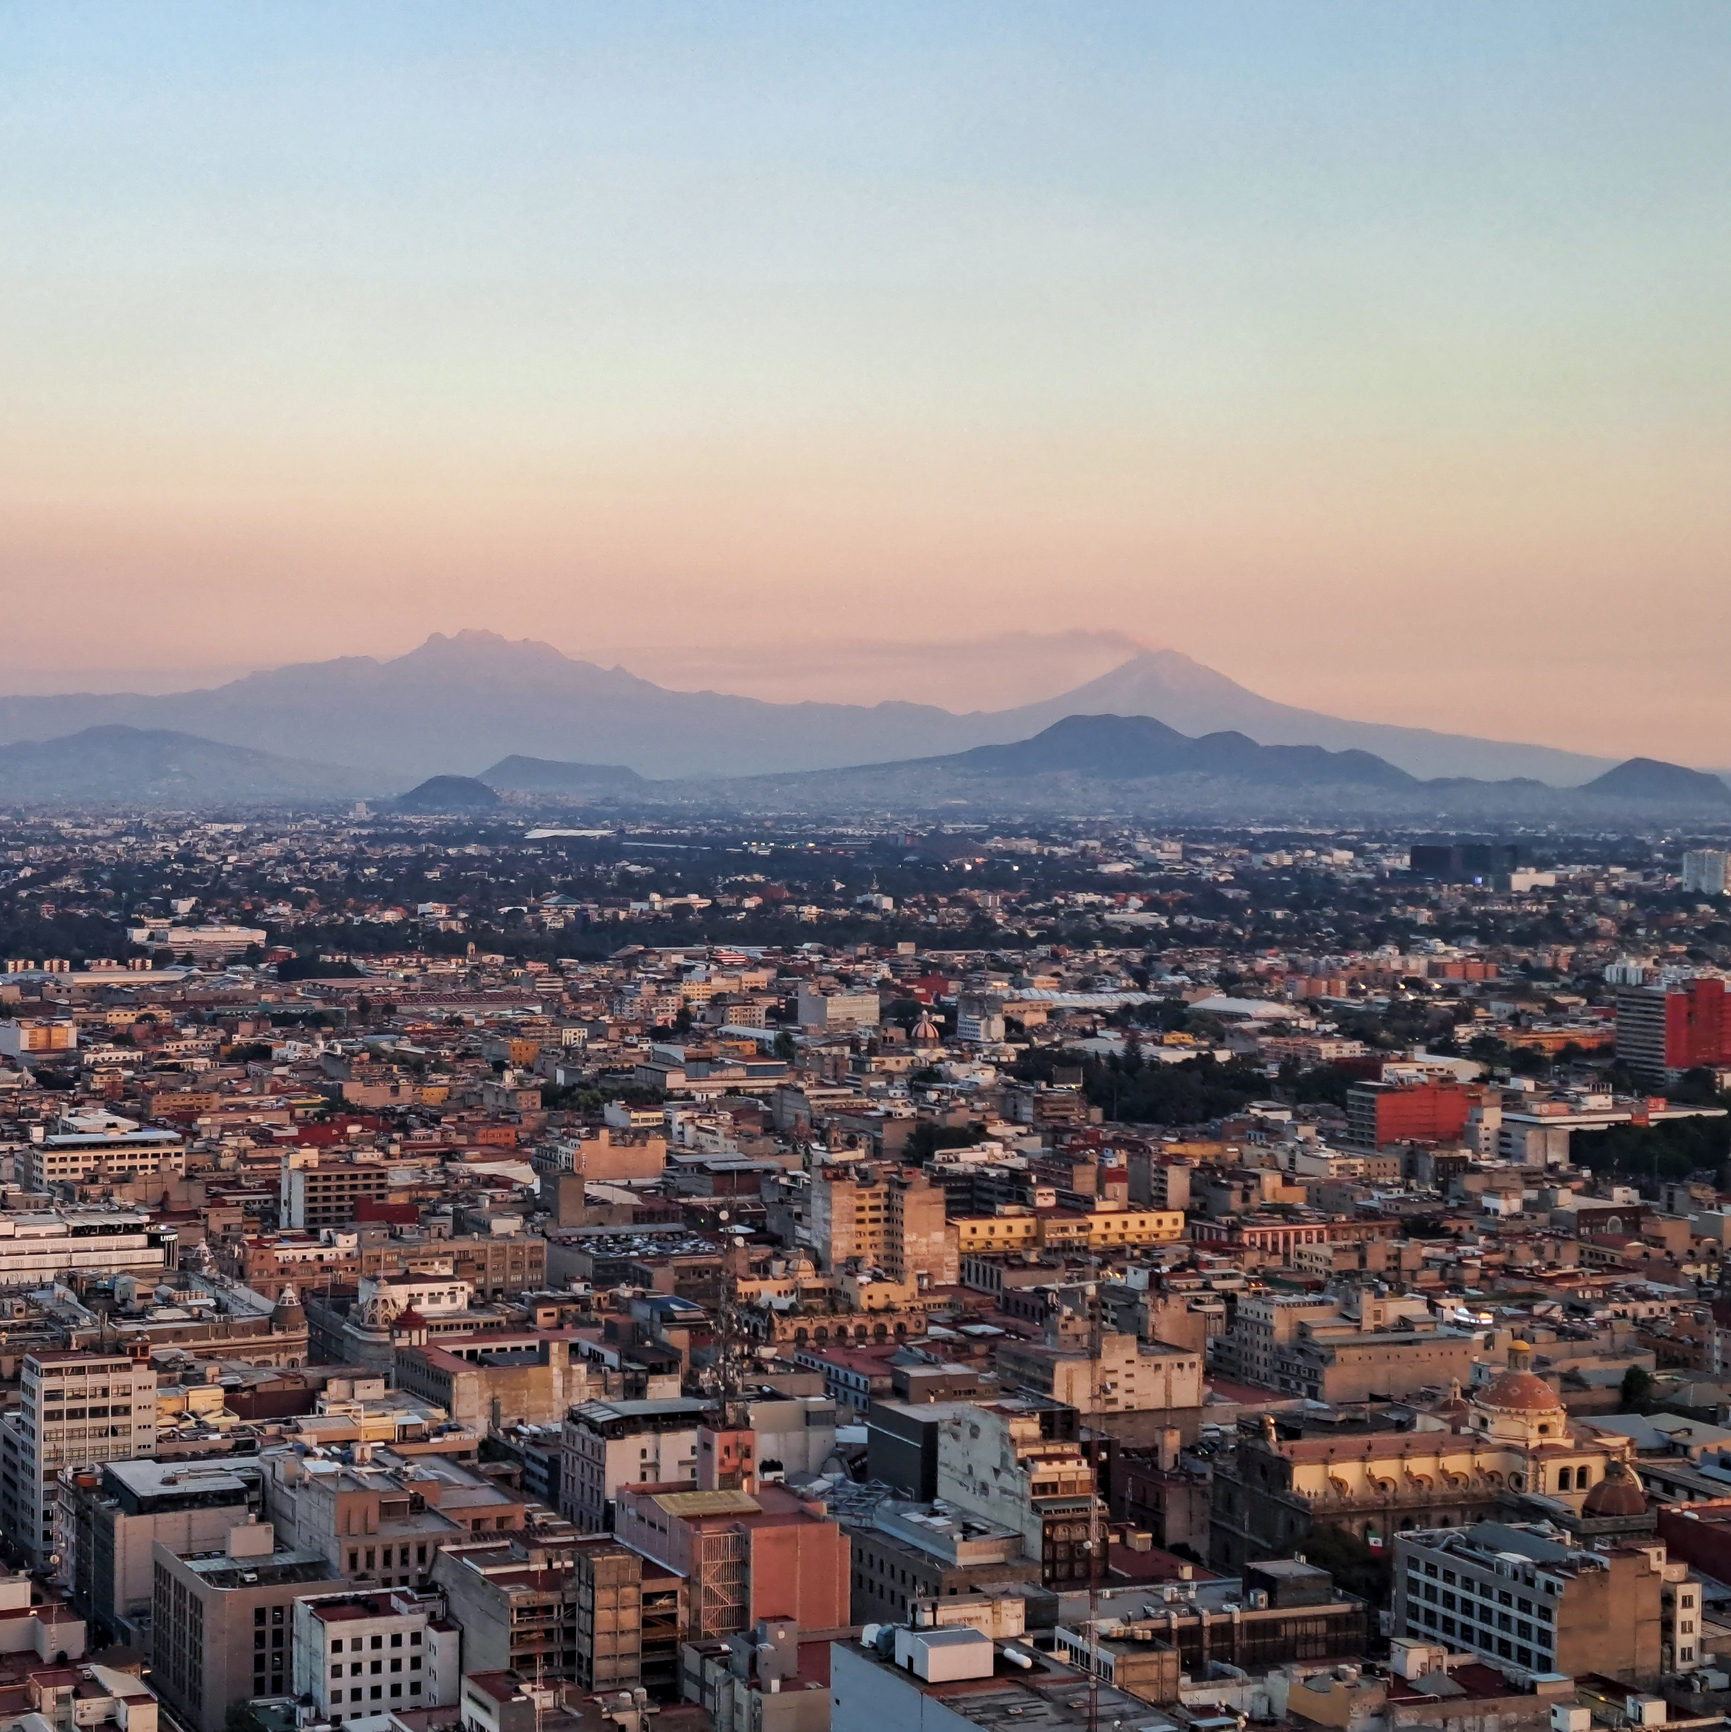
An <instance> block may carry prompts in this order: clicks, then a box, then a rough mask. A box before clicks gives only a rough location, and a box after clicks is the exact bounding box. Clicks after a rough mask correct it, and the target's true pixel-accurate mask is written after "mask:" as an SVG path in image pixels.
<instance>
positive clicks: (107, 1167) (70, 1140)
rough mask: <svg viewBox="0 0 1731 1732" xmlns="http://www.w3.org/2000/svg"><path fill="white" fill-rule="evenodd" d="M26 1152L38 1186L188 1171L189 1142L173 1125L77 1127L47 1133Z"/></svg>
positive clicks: (31, 1180) (32, 1182) (34, 1184)
mask: <svg viewBox="0 0 1731 1732" xmlns="http://www.w3.org/2000/svg"><path fill="white" fill-rule="evenodd" d="M25 1152H26V1154H27V1156H28V1160H29V1165H28V1168H27V1174H28V1183H29V1186H30V1189H31V1190H33V1191H46V1190H47V1189H48V1188H49V1187H50V1186H51V1185H60V1184H73V1185H82V1184H88V1183H90V1182H92V1181H93V1180H97V1179H112V1180H113V1181H114V1182H115V1183H117V1184H119V1183H123V1182H125V1181H126V1180H128V1179H145V1178H156V1177H158V1176H165V1175H168V1174H173V1175H174V1176H176V1177H179V1176H180V1175H181V1174H183V1173H185V1171H186V1143H185V1142H184V1140H183V1139H182V1138H180V1137H179V1136H177V1135H176V1134H175V1133H174V1132H173V1131H162V1130H151V1129H145V1130H140V1131H110V1132H103V1131H89V1132H72V1133H69V1134H65V1135H61V1136H47V1137H44V1138H43V1139H42V1141H41V1142H39V1143H31V1144H29V1145H28V1147H27V1149H26V1151H25Z"/></svg>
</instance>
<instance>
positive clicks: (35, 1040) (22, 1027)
mask: <svg viewBox="0 0 1731 1732" xmlns="http://www.w3.org/2000/svg"><path fill="white" fill-rule="evenodd" d="M77 1050H78V1024H77V1023H76V1022H74V1021H73V1020H72V1018H71V1017H66V1016H13V1017H8V1018H6V1020H5V1021H4V1022H0V1057H4V1058H14V1059H17V1060H19V1062H20V1063H22V1064H24V1065H32V1064H40V1063H42V1062H43V1061H45V1060H52V1059H54V1058H57V1057H59V1056H61V1055H62V1054H65V1053H72V1052H76V1051H77Z"/></svg>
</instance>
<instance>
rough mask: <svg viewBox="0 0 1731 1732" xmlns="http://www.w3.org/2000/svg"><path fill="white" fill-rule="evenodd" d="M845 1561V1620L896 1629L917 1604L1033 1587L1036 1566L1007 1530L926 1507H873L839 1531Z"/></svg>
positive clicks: (1037, 1577) (898, 1503)
mask: <svg viewBox="0 0 1731 1732" xmlns="http://www.w3.org/2000/svg"><path fill="white" fill-rule="evenodd" d="M844 1531H845V1532H846V1534H847V1536H848V1544H849V1547H850V1550H851V1554H852V1558H851V1561H852V1578H851V1583H852V1593H851V1607H850V1620H851V1622H853V1623H856V1624H865V1623H871V1622H874V1621H875V1622H887V1623H892V1624H895V1623H901V1622H903V1621H905V1620H906V1619H907V1618H909V1617H910V1616H911V1615H912V1612H911V1608H913V1607H914V1606H915V1605H917V1603H918V1602H919V1601H921V1600H925V1599H943V1600H948V1599H953V1598H955V1597H956V1596H957V1595H962V1594H975V1593H989V1592H991V1591H992V1589H994V1588H997V1587H1000V1586H1002V1585H1003V1584H1005V1583H1008V1582H1034V1583H1037V1582H1038V1581H1039V1580H1040V1560H1039V1559H1038V1558H1030V1557H1028V1556H1027V1555H1026V1554H1025V1553H1024V1552H1023V1550H1022V1536H1021V1534H1020V1533H1019V1532H1017V1531H1016V1530H1014V1529H1012V1528H1007V1527H1003V1526H1000V1525H999V1524H998V1523H996V1522H989V1521H984V1520H982V1519H980V1518H979V1517H977V1516H970V1517H967V1518H965V1519H957V1518H956V1517H954V1516H952V1515H948V1514H945V1513H944V1512H943V1511H941V1510H934V1509H932V1508H931V1507H930V1504H929V1503H904V1502H901V1501H899V1500H895V1501H891V1502H886V1503H880V1504H878V1505H877V1506H876V1508H874V1509H873V1510H872V1512H871V1516H870V1519H869V1520H868V1521H865V1522H860V1523H850V1524H848V1525H847V1527H846V1528H845V1530H844Z"/></svg>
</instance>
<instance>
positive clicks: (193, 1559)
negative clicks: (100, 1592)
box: [150, 1522, 331, 1732]
mask: <svg viewBox="0 0 1731 1732" xmlns="http://www.w3.org/2000/svg"><path fill="white" fill-rule="evenodd" d="M151 1555H152V1592H151V1613H150V1616H151V1676H152V1682H153V1683H154V1684H155V1685H156V1688H157V1691H158V1692H159V1694H160V1695H161V1697H162V1699H163V1701H164V1703H166V1704H167V1706H168V1708H169V1709H170V1710H171V1712H172V1713H173V1714H174V1715H175V1717H176V1718H177V1719H178V1720H179V1721H180V1722H181V1724H182V1725H183V1726H185V1727H186V1728H187V1732H223V1729H224V1722H225V1719H226V1716H227V1714H228V1710H229V1707H230V1705H231V1704H232V1703H235V1702H244V1701H246V1700H248V1699H249V1698H251V1697H254V1696H265V1695H270V1696H281V1695H285V1694H286V1693H287V1692H288V1690H289V1687H290V1686H291V1685H292V1683H293V1681H294V1671H293V1666H292V1656H293V1646H292V1636H293V1623H292V1617H293V1606H294V1602H295V1601H296V1600H298V1599H299V1598H300V1597H301V1596H302V1595H303V1594H305V1593H306V1591H307V1590H308V1588H309V1587H312V1586H314V1585H315V1584H317V1583H319V1582H326V1581H329V1580H330V1579H331V1577H330V1567H329V1565H328V1564H327V1562H326V1560H325V1559H324V1558H322V1557H317V1556H314V1555H313V1554H311V1553H307V1552H297V1551H292V1550H290V1549H288V1548H287V1547H279V1546H278V1545H277V1544H276V1535H275V1532H274V1530H273V1529H272V1527H271V1524H270V1523H269V1522H254V1523H251V1524H249V1525H245V1526H239V1527H235V1528H233V1529H231V1530H230V1532H229V1534H228V1536H227V1539H226V1540H225V1542H224V1544H223V1545H222V1546H221V1547H220V1548H215V1549H212V1550H209V1551H195V1552H186V1553H181V1552H175V1551H172V1550H170V1549H169V1547H167V1546H165V1545H163V1544H162V1543H161V1541H158V1542H157V1543H156V1544H155V1545H154V1546H153V1547H152V1548H151Z"/></svg>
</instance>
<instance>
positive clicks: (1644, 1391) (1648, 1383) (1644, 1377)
mask: <svg viewBox="0 0 1731 1732" xmlns="http://www.w3.org/2000/svg"><path fill="white" fill-rule="evenodd" d="M1652 1393H1653V1375H1652V1373H1651V1372H1650V1371H1648V1370H1647V1369H1646V1367H1645V1366H1642V1365H1631V1366H1630V1367H1629V1369H1628V1370H1627V1371H1625V1372H1624V1373H1623V1390H1622V1406H1623V1412H1625V1413H1639V1412H1641V1410H1642V1409H1643V1408H1644V1407H1645V1406H1646V1405H1647V1398H1648V1397H1649V1396H1650V1395H1651V1394H1652Z"/></svg>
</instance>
